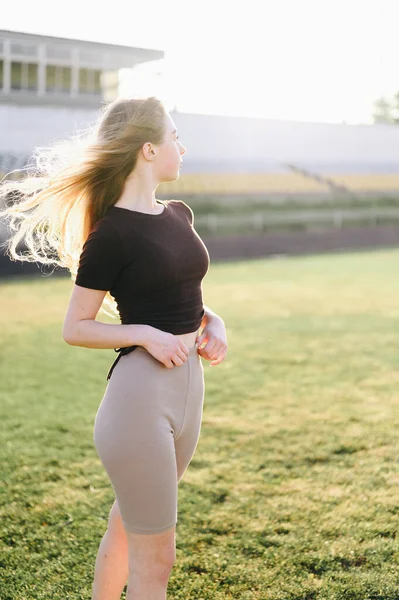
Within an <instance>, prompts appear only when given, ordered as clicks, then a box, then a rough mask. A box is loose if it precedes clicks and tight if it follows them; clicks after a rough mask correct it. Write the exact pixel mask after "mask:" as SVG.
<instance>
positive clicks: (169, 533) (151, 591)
mask: <svg viewBox="0 0 399 600" xmlns="http://www.w3.org/2000/svg"><path fill="white" fill-rule="evenodd" d="M175 534H176V527H175V526H174V527H171V528H169V529H167V530H166V531H163V532H161V533H154V534H137V533H130V532H127V537H128V544H129V583H128V586H127V592H126V600H166V591H167V587H168V581H169V576H170V572H171V570H172V568H173V565H174V562H175V559H176V536H175Z"/></svg>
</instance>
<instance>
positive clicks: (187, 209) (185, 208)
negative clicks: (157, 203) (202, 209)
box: [168, 200, 194, 224]
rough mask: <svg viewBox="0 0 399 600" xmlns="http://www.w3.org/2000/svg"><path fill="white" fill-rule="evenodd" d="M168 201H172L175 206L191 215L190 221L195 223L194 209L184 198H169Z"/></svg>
mask: <svg viewBox="0 0 399 600" xmlns="http://www.w3.org/2000/svg"><path fill="white" fill-rule="evenodd" d="M168 203H172V204H173V205H174V206H176V207H177V208H178V210H182V211H184V212H185V214H186V215H187V216H188V217H189V220H190V223H191V224H192V223H193V220H194V213H193V211H192V209H191V208H190V207H189V205H188V204H186V202H184V200H168Z"/></svg>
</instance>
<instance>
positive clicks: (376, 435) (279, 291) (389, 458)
mask: <svg viewBox="0 0 399 600" xmlns="http://www.w3.org/2000/svg"><path fill="white" fill-rule="evenodd" d="M398 275H399V251H398V250H396V251H379V252H374V253H372V252H368V253H353V254H339V255H323V256H311V257H305V258H304V257H300V258H289V259H276V260H270V259H269V260H266V259H265V260H264V259H259V260H252V261H250V262H244V261H242V262H237V263H225V264H222V263H217V264H214V265H212V266H211V269H210V271H209V273H208V275H207V276H206V278H205V280H204V282H203V292H204V302H205V304H207V305H208V306H210V307H211V308H212V310H214V311H215V312H217V313H219V314H220V315H221V316H222V317H223V318H224V320H225V323H226V326H227V332H228V336H229V351H228V355H227V357H226V359H225V361H224V362H222V363H221V364H220V365H218V366H217V367H216V368H213V369H210V368H209V362H207V361H205V360H203V364H204V369H205V383H206V396H205V405H204V416H203V424H202V431H201V437H200V441H199V444H198V447H197V451H196V454H195V456H194V458H193V460H192V462H191V464H190V466H189V468H188V470H187V472H186V473H185V475H184V477H183V479H182V481H181V483H180V485H179V521H178V525H177V534H176V535H177V559H176V563H175V566H174V568H173V571H172V575H171V578H170V580H169V587H168V598H170V599H172V598H173V599H174V600H224V599H234V600H237V599H243V600H244V599H245V600H252V599H255V598H256V599H260V600H313V599H323V600H324V599H326V600H327V599H328V600H398V599H399V564H398V563H399V526H398V518H399V436H398V431H399V429H398V427H399V277H398ZM70 291H71V282H70V281H69V279H68V278H66V279H63V278H41V279H31V280H29V281H28V280H26V281H24V282H22V281H21V282H8V283H2V285H1V293H0V314H1V317H0V319H1V333H2V336H1V347H0V352H1V355H0V356H1V359H0V367H1V377H0V394H1V415H0V416H1V426H2V437H3V439H2V443H1V446H0V448H1V449H0V451H1V466H2V474H3V477H2V479H3V480H4V483H5V485H3V486H2V489H1V504H2V506H1V536H0V537H1V554H0V570H1V583H0V586H1V589H0V598H1V600H36V599H40V600H42V599H46V600H47V599H49V600H66V599H68V600H83V599H85V600H86V599H90V597H91V584H92V577H93V569H94V561H95V557H96V553H97V549H98V545H99V543H100V540H101V537H102V535H103V533H104V532H105V529H106V525H107V519H108V511H109V508H110V506H111V504H112V502H113V499H114V496H113V491H112V488H111V486H110V483H109V481H108V479H107V476H106V474H105V471H104V469H103V467H102V465H101V463H100V461H99V458H98V456H97V454H96V452H95V448H94V444H93V441H92V428H93V423H94V416H95V413H96V410H97V408H98V405H99V403H100V402H101V399H102V396H103V393H104V390H105V385H106V381H105V378H106V373H107V370H108V368H109V366H110V364H111V363H112V361H113V360H114V358H115V353H114V352H113V350H112V349H110V350H98V349H85V348H77V347H71V346H68V345H67V344H66V343H65V342H64V341H63V339H62V324H63V319H64V316H65V312H66V309H67V305H68V301H69V294H70ZM100 320H103V321H105V322H108V319H107V318H105V317H100Z"/></svg>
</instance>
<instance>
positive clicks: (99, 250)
mask: <svg viewBox="0 0 399 600" xmlns="http://www.w3.org/2000/svg"><path fill="white" fill-rule="evenodd" d="M123 267H124V253H123V247H122V240H121V238H120V237H119V235H118V232H117V231H116V230H115V229H114V227H113V226H112V225H111V224H110V223H108V222H107V221H105V220H102V219H100V221H97V223H96V224H95V225H94V227H93V228H92V230H91V232H90V234H89V236H88V237H87V239H86V241H85V243H84V245H83V248H82V252H81V254H80V257H79V266H78V270H77V274H76V280H75V283H76V285H79V286H81V287H87V288H91V289H93V290H103V291H107V292H108V291H110V290H111V289H112V288H113V287H114V285H115V283H116V281H117V279H118V276H119V275H120V273H121V271H122V269H123Z"/></svg>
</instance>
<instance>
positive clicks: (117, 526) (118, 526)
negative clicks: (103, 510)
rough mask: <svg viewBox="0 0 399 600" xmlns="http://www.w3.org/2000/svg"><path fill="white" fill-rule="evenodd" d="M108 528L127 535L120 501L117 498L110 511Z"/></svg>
mask: <svg viewBox="0 0 399 600" xmlns="http://www.w3.org/2000/svg"><path fill="white" fill-rule="evenodd" d="M108 529H110V530H112V532H114V533H119V534H121V535H123V536H124V537H125V536H126V531H125V528H124V526H123V521H122V517H121V512H120V510H119V504H118V501H117V500H116V499H115V500H114V503H113V505H112V506H111V509H110V511H109V517H108Z"/></svg>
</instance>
